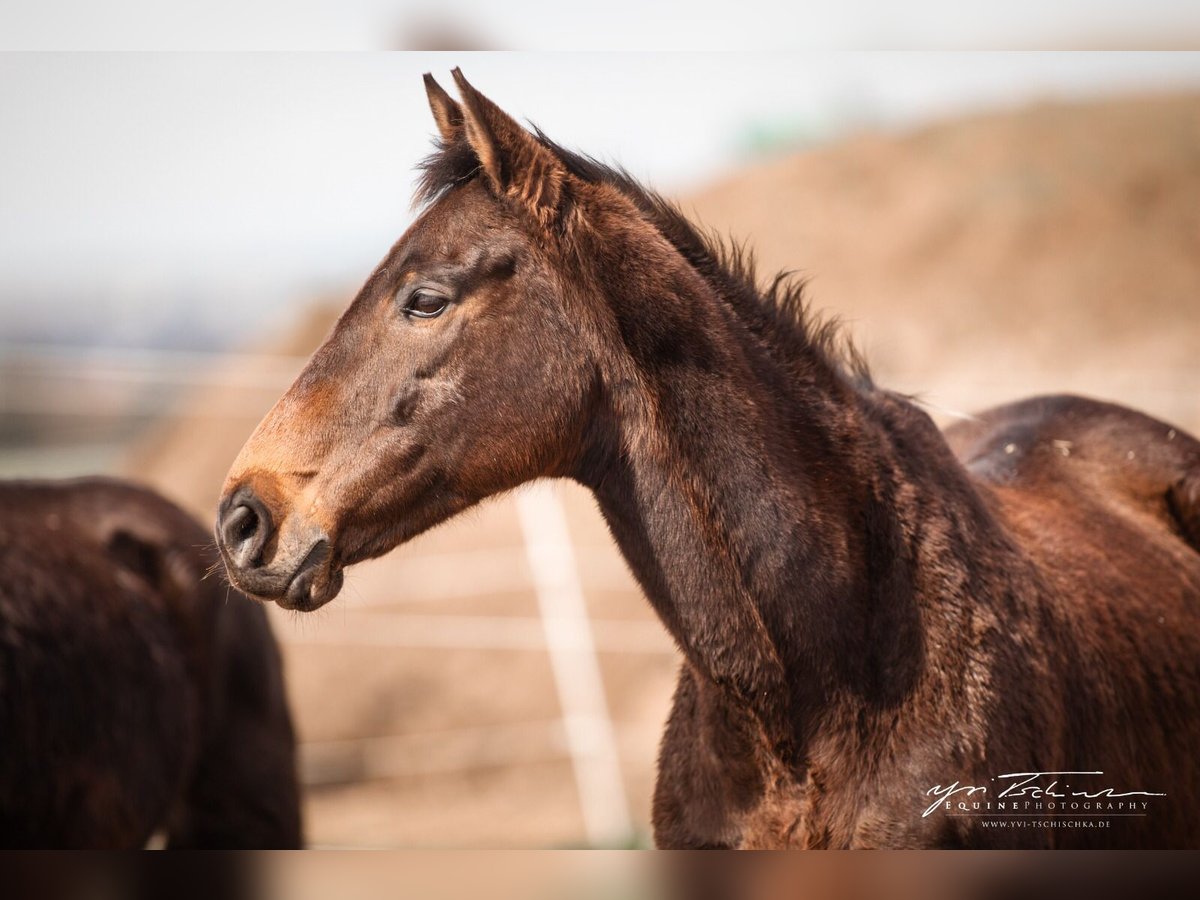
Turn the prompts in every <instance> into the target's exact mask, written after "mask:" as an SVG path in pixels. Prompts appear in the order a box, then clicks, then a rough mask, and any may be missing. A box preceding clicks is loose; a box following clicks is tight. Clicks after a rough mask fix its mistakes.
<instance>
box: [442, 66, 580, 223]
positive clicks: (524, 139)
mask: <svg viewBox="0 0 1200 900" xmlns="http://www.w3.org/2000/svg"><path fill="white" fill-rule="evenodd" d="M452 74H453V75H454V81H455V83H456V84H457V85H458V89H459V91H460V93H461V94H462V110H463V126H464V128H465V129H466V135H467V142H468V143H469V144H470V145H471V149H472V150H474V151H475V155H476V156H478V157H479V164H480V166H481V167H482V168H483V171H484V173H485V174H486V175H487V177H488V181H490V182H491V184H492V187H493V188H495V190H496V192H497V193H498V194H501V195H503V196H507V197H509V198H511V199H514V200H516V201H517V202H519V203H521V204H523V205H524V206H526V207H527V208H528V209H529V210H530V211H531V212H533V213H534V214H535V215H536V216H537V217H538V218H540V219H547V218H550V217H552V216H553V215H554V214H555V213H556V212H557V210H558V208H559V203H560V201H561V199H562V192H563V183H564V182H565V181H566V178H567V170H566V168H565V167H564V166H563V164H562V161H561V160H559V158H558V157H557V156H555V155H554V153H553V152H552V151H550V150H548V149H547V148H546V147H545V146H543V145H542V143H541V142H540V141H538V139H537V138H535V137H534V136H533V135H532V134H530V133H529V132H528V131H527V130H525V129H524V128H522V127H521V126H520V125H519V124H517V122H515V121H514V120H513V119H512V117H511V116H509V115H508V113H506V112H505V111H504V110H502V109H501V108H500V107H498V106H497V105H496V104H495V103H493V102H492V101H491V100H489V99H488V98H487V97H485V96H483V94H481V93H479V91H477V90H475V88H473V87H471V85H470V84H469V83H468V82H467V79H466V78H464V77H463V74H462V72H461V71H460V70H459V69H454V70H453V73H452Z"/></svg>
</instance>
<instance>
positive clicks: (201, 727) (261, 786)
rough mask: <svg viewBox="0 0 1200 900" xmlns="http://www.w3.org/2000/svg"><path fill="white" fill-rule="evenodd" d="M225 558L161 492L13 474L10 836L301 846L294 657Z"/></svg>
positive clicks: (24, 843)
mask: <svg viewBox="0 0 1200 900" xmlns="http://www.w3.org/2000/svg"><path fill="white" fill-rule="evenodd" d="M219 564H220V562H219V559H218V558H217V555H216V552H215V550H214V548H213V547H212V540H211V537H210V536H209V533H208V532H207V530H206V529H204V528H203V527H202V526H200V525H199V524H198V523H196V522H195V521H193V520H192V519H191V518H190V517H189V516H187V515H186V514H185V513H184V512H183V511H182V510H180V509H179V508H177V507H175V506H173V505H172V504H170V503H168V502H167V501H165V500H164V499H162V498H161V497H159V496H157V495H155V494H152V493H151V492H149V491H146V490H142V489H140V488H135V487H133V486H131V485H127V484H121V483H119V482H114V481H108V480H102V479H88V480H84V481H67V482H8V483H0V846H4V847H15V846H20V847H41V848H66V847H74V848H80V847H83V848H122V847H124V848H132V847H141V846H144V845H145V844H146V842H147V839H148V838H150V836H151V835H152V834H154V833H155V832H161V833H165V835H166V837H167V840H168V845H169V846H171V847H211V848H263V847H296V846H299V844H300V839H301V835H300V797H299V790H298V788H297V785H296V774H295V762H294V756H295V741H294V738H293V734H292V724H291V718H290V715H289V713H288V707H287V698H286V696H285V695H284V690H283V673H282V671H281V664H280V659H279V651H278V649H277V648H276V645H275V639H274V638H273V637H272V635H271V630H270V626H269V625H268V623H267V618H266V616H265V615H264V610H263V608H262V606H261V605H259V604H257V603H252V602H250V601H248V600H247V599H246V598H244V597H241V596H237V595H236V594H234V592H232V591H230V590H229V588H228V587H227V586H225V585H224V584H222V583H221V581H220V580H219V579H217V578H207V579H206V577H205V576H206V573H207V572H208V571H209V570H210V569H211V568H212V567H213V566H217V565H219Z"/></svg>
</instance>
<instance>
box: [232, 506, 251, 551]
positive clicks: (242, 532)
mask: <svg viewBox="0 0 1200 900" xmlns="http://www.w3.org/2000/svg"><path fill="white" fill-rule="evenodd" d="M257 529H258V514H257V513H255V512H254V510H252V509H251V508H250V507H248V506H239V507H238V508H237V509H235V510H234V511H233V515H232V516H230V517H229V530H230V532H231V533H232V534H233V540H234V542H235V543H238V544H240V543H242V542H244V541H246V540H249V539H250V537H251V536H253V534H254V532H255V531H256V530H257Z"/></svg>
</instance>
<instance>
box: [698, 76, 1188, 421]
mask: <svg viewBox="0 0 1200 900" xmlns="http://www.w3.org/2000/svg"><path fill="white" fill-rule="evenodd" d="M685 209H689V210H694V211H695V212H696V214H697V216H698V217H699V218H700V219H701V220H702V221H704V222H705V223H706V224H708V225H710V226H713V227H716V228H718V229H719V230H721V231H726V232H729V233H731V234H733V235H735V236H737V238H738V239H739V240H745V241H746V242H747V243H748V244H749V245H750V246H751V247H754V248H755V250H756V251H757V253H758V256H759V258H760V260H761V263H762V270H763V272H764V274H766V273H770V272H772V271H774V270H775V269H779V268H792V269H797V270H799V272H800V273H801V274H803V275H805V276H808V277H810V278H811V288H810V292H809V296H810V298H811V299H812V301H813V302H814V303H815V305H816V306H817V307H818V308H823V309H829V310H831V311H835V312H837V313H839V314H841V315H842V316H844V317H845V318H846V319H848V320H849V321H850V323H851V326H852V328H853V329H854V332H855V334H856V335H857V336H858V338H859V341H860V344H861V345H862V346H863V347H864V348H865V349H866V350H867V352H868V357H869V359H870V360H871V362H872V364H873V366H874V368H875V370H876V375H877V377H878V379H879V380H880V382H881V383H883V384H885V385H887V386H892V387H897V388H901V389H904V390H912V391H919V392H921V393H923V394H926V395H927V396H929V397H930V399H932V400H936V401H938V402H944V403H946V404H947V405H949V406H951V407H956V408H959V409H979V408H980V407H983V406H987V405H989V404H991V403H995V402H998V401H1000V400H1003V399H1008V398H1012V397H1016V396H1019V395H1022V394H1027V393H1042V392H1049V391H1056V390H1063V389H1069V390H1075V391H1085V392H1090V393H1094V394H1098V395H1104V396H1108V397H1111V398H1113V399H1118V400H1123V401H1125V402H1127V403H1131V404H1134V405H1137V406H1140V407H1142V408H1145V409H1148V410H1150V411H1152V412H1156V413H1158V414H1160V415H1163V416H1167V417H1169V418H1173V419H1175V420H1176V421H1179V422H1180V424H1183V425H1185V426H1188V427H1191V428H1197V427H1198V426H1200V408H1198V405H1197V403H1196V394H1195V386H1196V384H1197V378H1198V376H1200V362H1198V360H1200V96H1197V95H1186V96H1170V97H1142V98H1134V99H1125V100H1117V101H1109V102H1103V103H1094V104H1089V105H1080V106H1066V105H1059V104H1054V105H1043V106H1037V107H1033V108H1028V109H1024V110H1021V111H1017V112H1008V113H1000V114H992V115H987V116H980V117H978V118H972V119H968V120H959V121H951V122H947V123H943V124H939V125H936V126H932V127H929V128H926V129H923V130H921V131H917V132H914V133H910V134H903V135H900V136H888V135H881V134H869V135H863V136H861V137H857V138H854V139H852V140H849V141H846V142H844V143H840V144H835V145H832V146H829V147H825V148H822V149H819V150H816V151H813V152H810V153H806V154H803V155H799V156H792V157H788V158H781V159H778V160H775V161H772V162H770V163H768V164H765V165H761V166H758V167H755V168H752V169H748V170H746V171H744V172H741V173H738V174H737V175H735V176H733V177H732V178H730V179H728V180H727V181H725V182H723V183H721V184H718V185H716V186H714V187H712V188H710V189H708V190H705V191H703V192H701V193H699V194H698V195H696V196H694V197H692V198H689V200H688V202H687V203H685Z"/></svg>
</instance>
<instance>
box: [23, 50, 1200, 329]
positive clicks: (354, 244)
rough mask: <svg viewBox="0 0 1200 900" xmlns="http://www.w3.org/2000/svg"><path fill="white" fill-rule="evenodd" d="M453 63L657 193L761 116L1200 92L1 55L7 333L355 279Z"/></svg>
mask: <svg viewBox="0 0 1200 900" xmlns="http://www.w3.org/2000/svg"><path fill="white" fill-rule="evenodd" d="M453 65H461V66H462V67H463V69H464V71H465V72H466V74H467V76H468V77H469V78H470V79H471V80H472V82H473V83H474V84H475V85H476V86H477V87H479V88H480V89H481V90H482V91H484V92H485V93H487V94H489V95H490V96H491V97H492V98H493V99H495V100H496V101H497V102H499V103H500V104H501V105H502V106H504V107H505V108H506V109H508V110H509V111H510V112H512V113H513V114H515V115H517V116H518V117H521V118H528V119H531V120H533V121H535V122H537V123H538V124H540V125H541V126H542V127H543V128H545V129H546V131H547V132H548V133H549V134H550V135H551V136H553V137H555V138H556V139H557V140H559V141H561V142H562V143H565V144H567V145H569V146H575V147H578V148H581V149H584V150H587V151H588V152H591V153H593V154H596V155H599V156H601V157H602V158H606V159H610V160H616V161H620V162H622V163H623V164H625V165H626V166H627V167H629V168H630V169H631V170H632V171H633V172H634V173H635V174H637V175H640V176H643V177H645V178H647V179H648V180H650V181H651V182H654V183H656V184H657V185H659V186H660V187H662V188H665V189H667V190H668V191H681V190H685V189H687V187H689V186H690V185H695V184H698V183H700V182H703V181H705V180H706V179H710V178H713V177H716V176H718V175H719V174H720V173H721V172H723V171H724V170H726V169H727V168H729V167H730V166H732V165H733V164H735V162H737V161H738V157H739V151H742V152H744V142H745V137H746V135H747V134H748V133H749V132H750V131H751V130H752V129H754V128H758V127H776V128H783V129H785V130H789V131H791V130H799V131H801V132H804V133H806V134H808V135H809V136H811V137H820V136H821V135H823V134H831V133H835V132H836V131H838V130H839V129H843V128H846V127H854V126H858V125H863V124H871V123H878V124H879V125H881V126H883V127H906V126H910V125H912V124H915V123H919V122H922V121H926V120H928V119H930V118H936V117H941V116H946V115H951V114H956V113H961V112H964V111H968V110H974V109H990V108H996V107H1000V106H1010V105H1016V104H1021V103H1026V102H1029V101H1033V100H1039V99H1049V98H1063V97H1090V96H1096V95H1103V94H1109V93H1113V92H1128V91H1136V90H1144V89H1162V88H1180V87H1192V88H1200V54H1061V55H1059V54H905V53H899V54H872V53H852V54H839V53H805V54H796V53H792V54H788V53H773V54H772V53H725V54H704V53H676V54H637V53H583V54H564V53H520V54H470V53H452V54H420V53H390V54H338V53H323V54H237V53H231V54H207V53H205V54H155V53H152V54H104V53H101V54H2V55H0V339H2V338H3V337H5V336H6V333H8V334H17V333H21V332H25V331H30V330H32V331H33V332H36V333H38V334H41V335H44V334H46V333H48V332H52V331H53V329H54V327H56V325H58V324H62V325H64V326H66V327H64V328H63V329H62V330H63V331H64V332H69V331H76V332H78V331H80V330H81V329H85V330H86V329H94V331H95V334H96V335H97V336H99V337H102V338H105V339H107V338H108V337H110V336H111V337H113V339H115V340H120V341H122V342H126V343H130V342H133V343H136V342H138V341H149V342H152V341H154V340H156V339H157V336H158V335H160V333H161V332H162V331H163V330H164V329H166V328H168V327H169V326H171V325H172V324H173V325H174V327H175V329H176V330H177V331H178V329H179V328H180V327H181V323H182V327H184V328H191V327H193V326H194V327H195V328H196V329H197V334H198V335H199V334H200V332H203V331H204V330H205V329H208V328H212V329H215V330H216V331H222V330H224V326H223V323H225V322H226V321H228V320H229V318H230V317H231V316H234V315H236V316H239V317H240V319H239V321H248V322H250V323H256V322H260V321H261V320H262V319H263V318H264V317H266V316H270V315H278V314H279V313H280V311H281V310H283V309H285V308H286V305H287V304H289V303H294V302H298V301H299V300H302V299H303V298H305V297H307V296H309V295H311V292H313V291H315V290H321V289H324V288H329V289H335V290H341V289H343V288H344V287H345V286H346V285H348V284H350V285H352V284H355V283H357V282H359V281H361V280H362V279H363V278H364V277H365V276H366V275H367V273H368V272H369V270H370V269H371V268H372V267H373V265H374V264H375V262H376V261H377V260H378V259H379V258H380V257H381V256H382V255H383V253H384V252H385V251H386V249H387V248H388V246H390V244H391V243H392V242H393V241H394V240H395V238H396V237H397V236H398V235H399V234H400V233H401V231H402V230H403V229H404V227H405V225H406V224H407V222H408V221H409V219H410V212H409V209H408V202H409V197H410V192H411V185H412V181H413V167H414V165H415V164H416V163H417V162H418V161H419V160H420V158H421V157H422V156H423V155H424V154H425V153H426V152H427V151H428V149H429V135H430V132H431V131H432V123H431V120H430V118H429V113H428V108H427V105H426V101H425V96H424V90H423V88H422V85H421V80H420V74H421V73H422V72H424V71H427V70H432V71H434V72H435V74H437V75H438V76H439V77H440V78H441V79H442V80H443V81H444V83H446V84H449V83H450V81H449V69H450V68H451V66H453ZM114 323H116V324H114Z"/></svg>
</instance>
